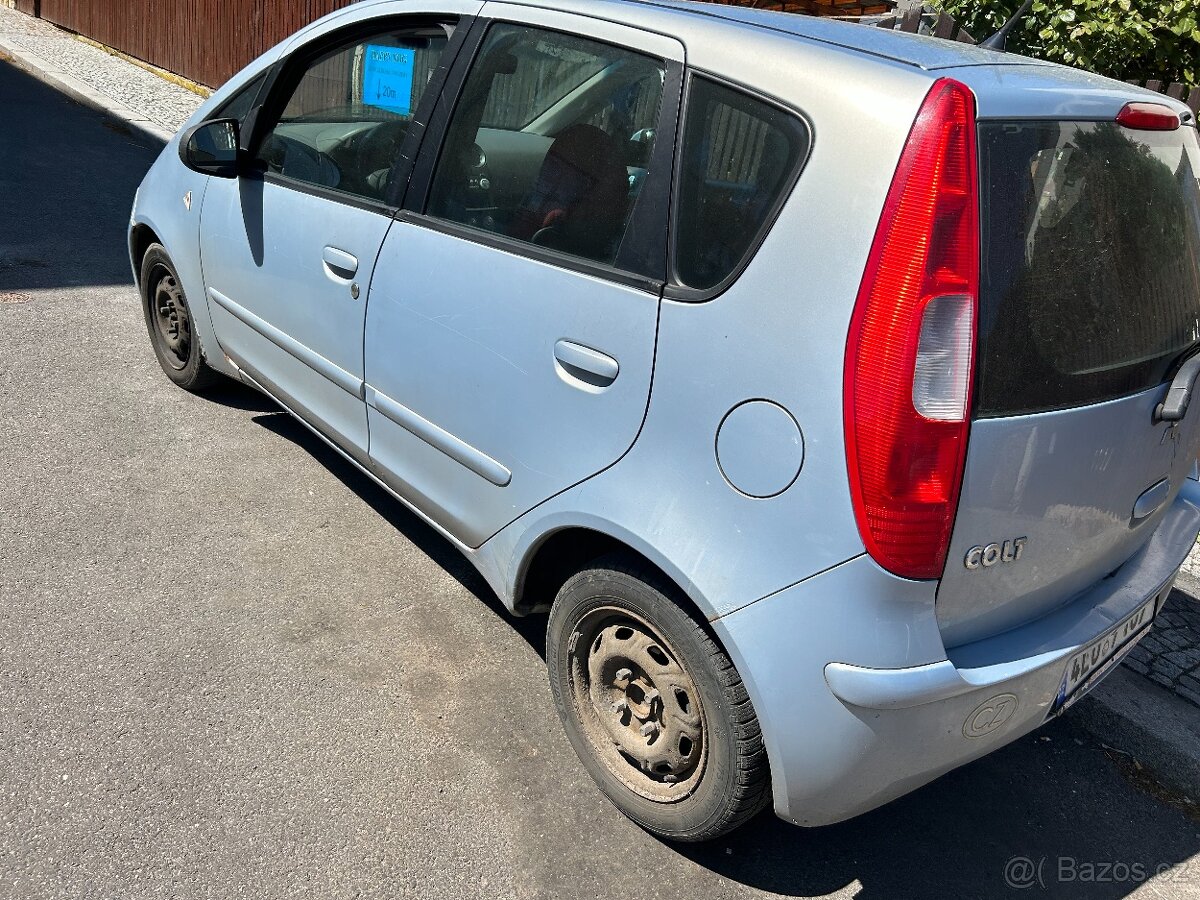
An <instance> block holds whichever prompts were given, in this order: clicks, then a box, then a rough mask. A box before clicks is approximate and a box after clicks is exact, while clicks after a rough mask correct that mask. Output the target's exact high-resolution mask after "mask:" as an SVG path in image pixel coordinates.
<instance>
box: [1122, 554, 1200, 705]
mask: <svg viewBox="0 0 1200 900" xmlns="http://www.w3.org/2000/svg"><path fill="white" fill-rule="evenodd" d="M1194 557H1195V554H1193V559H1189V561H1188V564H1187V565H1185V566H1184V570H1183V572H1181V573H1180V575H1179V581H1178V582H1177V583H1176V585H1175V590H1174V591H1173V592H1172V593H1171V596H1170V598H1169V599H1168V600H1167V604H1166V606H1164V607H1163V611H1162V613H1161V614H1160V615H1159V618H1158V621H1157V622H1155V623H1154V628H1153V630H1152V631H1151V632H1150V634H1149V635H1147V636H1146V638H1145V639H1144V640H1143V641H1142V642H1141V643H1140V644H1139V645H1138V646H1137V647H1135V648H1134V649H1133V651H1132V652H1131V653H1130V654H1129V656H1128V657H1127V659H1126V660H1125V665H1126V666H1128V667H1129V668H1130V669H1132V670H1133V671H1135V672H1137V673H1138V674H1139V675H1144V676H1146V677H1147V678H1149V679H1150V680H1151V681H1153V682H1154V683H1156V684H1159V685H1161V686H1162V687H1165V688H1166V689H1167V690H1169V691H1171V692H1172V693H1174V694H1175V695H1177V696H1179V697H1182V698H1183V699H1184V700H1187V701H1189V702H1190V703H1193V704H1195V705H1196V706H1200V599H1197V598H1200V579H1197V578H1196V576H1195V575H1194V574H1193V573H1194V572H1195V559H1194Z"/></svg>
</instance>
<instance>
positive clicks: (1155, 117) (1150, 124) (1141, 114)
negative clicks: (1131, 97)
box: [1117, 103, 1179, 131]
mask: <svg viewBox="0 0 1200 900" xmlns="http://www.w3.org/2000/svg"><path fill="white" fill-rule="evenodd" d="M1117 124H1118V125H1121V126H1123V127H1125V128H1136V129H1138V130H1139V131H1174V130H1175V129H1176V128H1178V127H1179V113H1177V112H1175V110H1173V109H1171V107H1169V106H1164V105H1163V104H1161V103H1126V104H1125V105H1124V106H1123V107H1121V111H1120V112H1119V113H1117Z"/></svg>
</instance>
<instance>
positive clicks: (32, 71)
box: [0, 37, 174, 144]
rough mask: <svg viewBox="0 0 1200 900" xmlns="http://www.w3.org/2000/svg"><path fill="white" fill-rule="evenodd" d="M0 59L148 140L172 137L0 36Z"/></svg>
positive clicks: (160, 127)
mask: <svg viewBox="0 0 1200 900" xmlns="http://www.w3.org/2000/svg"><path fill="white" fill-rule="evenodd" d="M0 58H3V59H4V60H6V61H7V62H10V63H12V64H13V65H14V66H16V67H17V68H18V69H20V70H21V71H23V72H25V73H26V74H28V75H32V76H33V77H34V78H37V79H38V80H39V81H43V82H45V83H46V84H48V85H50V87H52V88H54V89H55V90H57V91H60V92H61V93H64V94H66V95H67V96H68V97H71V98H73V99H75V100H78V101H79V102H80V103H83V104H85V105H87V106H90V107H92V108H93V109H95V110H97V111H98V112H100V113H103V114H104V115H106V116H108V117H109V118H111V119H113V120H114V121H117V122H120V123H121V124H122V125H125V126H127V127H128V128H130V129H131V130H133V131H136V132H138V133H139V134H141V135H142V136H144V137H147V138H149V139H150V140H152V141H155V142H158V143H162V144H165V143H167V142H168V141H169V140H171V138H172V137H173V136H174V135H173V132H170V131H168V130H167V129H165V128H163V127H162V126H161V125H159V124H158V123H157V122H152V121H151V120H149V119H147V118H146V117H145V116H142V115H140V114H138V113H137V112H135V111H134V110H132V109H130V108H129V107H128V106H126V105H125V104H123V103H121V102H119V101H117V100H114V99H113V98H112V97H109V96H107V95H105V94H102V93H101V92H100V91H97V90H96V89H95V88H93V87H91V86H90V85H87V84H84V83H83V82H82V81H80V80H79V79H78V78H76V77H75V76H73V75H68V74H67V73H66V72H64V71H62V70H61V69H60V68H58V67H57V66H56V65H54V63H52V62H50V61H49V60H47V59H45V58H43V57H41V56H38V55H37V54H36V53H32V52H30V51H29V50H27V49H25V48H24V47H21V46H18V45H17V44H14V43H13V42H12V41H9V40H6V39H5V38H3V37H0Z"/></svg>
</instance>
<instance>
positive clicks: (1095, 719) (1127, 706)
mask: <svg viewBox="0 0 1200 900" xmlns="http://www.w3.org/2000/svg"><path fill="white" fill-rule="evenodd" d="M1067 716H1068V717H1073V718H1074V720H1075V721H1076V722H1077V723H1078V724H1080V725H1082V726H1083V727H1084V728H1086V729H1087V730H1088V731H1090V732H1091V733H1092V734H1093V735H1094V736H1095V737H1096V738H1097V739H1098V740H1099V741H1101V742H1102V743H1104V744H1107V745H1108V746H1110V747H1113V748H1115V749H1117V750H1121V751H1124V752H1125V753H1128V754H1130V755H1131V756H1132V757H1133V758H1134V759H1136V760H1137V761H1138V762H1139V763H1141V764H1142V765H1143V766H1145V767H1146V769H1148V770H1149V771H1150V774H1151V775H1153V776H1154V778H1155V779H1156V780H1157V781H1159V782H1160V783H1161V784H1163V785H1164V786H1166V787H1168V788H1170V789H1171V790H1173V791H1175V792H1177V793H1180V794H1183V795H1184V796H1185V797H1187V798H1189V799H1190V800H1192V801H1193V802H1195V801H1200V709H1197V708H1196V707H1195V706H1193V705H1192V704H1190V703H1188V702H1187V701H1186V700H1182V699H1180V698H1179V697H1176V696H1175V695H1174V694H1172V693H1171V692H1170V691H1168V690H1165V689H1163V688H1161V687H1159V686H1158V685H1156V684H1154V683H1153V682H1151V681H1148V680H1147V679H1145V678H1143V677H1142V676H1141V675H1139V674H1137V673H1136V672H1133V671H1131V670H1129V669H1126V668H1124V667H1121V666H1118V667H1117V668H1116V670H1115V671H1113V673H1112V674H1111V675H1109V676H1108V677H1107V678H1106V679H1105V680H1104V682H1103V683H1102V684H1100V685H1099V686H1098V687H1097V688H1096V689H1095V690H1094V691H1093V692H1092V693H1091V694H1090V695H1088V696H1087V697H1084V698H1083V699H1082V700H1080V701H1079V704H1078V705H1077V706H1076V707H1075V708H1074V709H1073V710H1071V711H1070V712H1068V713H1067Z"/></svg>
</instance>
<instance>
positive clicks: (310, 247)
mask: <svg viewBox="0 0 1200 900" xmlns="http://www.w3.org/2000/svg"><path fill="white" fill-rule="evenodd" d="M368 27H369V26H368ZM452 27H453V24H452V23H451V22H439V21H435V20H432V19H427V18H426V19H416V18H410V19H407V20H405V19H400V20H397V19H395V18H393V19H390V20H388V22H387V24H382V23H381V24H379V25H378V27H377V28H373V29H371V30H370V31H368V32H364V29H363V28H362V27H361V26H356V31H355V32H354V35H353V36H352V37H351V36H346V35H343V36H342V37H341V38H340V39H339V38H338V37H336V36H335V37H333V38H327V39H318V41H317V42H316V43H314V44H312V45H309V46H308V47H302V48H300V49H299V50H298V51H295V52H294V53H293V54H292V56H291V57H290V62H288V63H286V64H285V65H284V67H283V69H282V70H281V72H280V75H279V77H278V78H277V80H276V84H275V87H274V88H273V89H272V92H271V96H270V97H269V98H268V100H267V101H266V104H265V105H264V107H263V111H262V116H263V117H264V118H265V121H264V122H263V123H262V128H261V133H262V137H261V139H259V140H256V141H255V143H256V144H257V149H254V148H252V152H253V153H254V155H255V157H256V158H257V160H258V164H257V168H258V170H259V171H258V172H256V173H254V174H251V175H248V176H243V177H241V178H238V179H235V180H224V179H215V178H214V179H212V182H211V184H210V186H209V188H208V190H207V192H206V194H205V197H204V207H203V211H202V219H201V253H202V259H203V265H204V279H205V287H206V290H207V293H208V301H209V308H210V309H211V311H212V316H213V324H214V326H215V327H216V331H217V335H218V338H219V340H220V343H221V347H222V349H223V350H224V352H225V353H227V354H228V355H229V357H230V358H231V359H233V361H234V362H235V363H237V364H238V365H239V366H240V367H242V369H243V370H244V371H245V372H246V373H247V374H248V375H249V376H250V377H252V378H253V379H254V380H256V381H258V382H259V383H260V384H261V385H262V386H263V387H265V388H266V389H267V390H269V391H270V392H271V393H272V394H274V395H275V396H276V397H277V398H278V399H279V400H281V401H282V402H283V403H285V404H287V405H288V406H289V407H290V408H291V409H292V410H293V411H294V412H295V413H297V414H298V415H300V416H301V417H303V418H304V419H306V420H307V421H308V422H309V423H310V424H312V425H314V426H315V427H317V428H318V429H319V430H320V431H322V432H323V433H325V434H326V435H327V436H328V437H330V438H332V439H333V440H335V441H336V442H337V443H338V444H340V445H341V446H342V447H343V448H344V449H346V450H347V452H349V453H351V454H352V455H354V456H357V457H359V458H360V459H363V460H365V459H366V449H367V416H366V409H365V405H364V403H363V344H362V341H363V324H364V319H365V316H366V294H367V289H368V286H369V285H370V282H371V277H372V273H373V270H374V266H375V258H376V256H377V255H378V253H379V248H380V246H381V245H382V244H383V239H384V236H385V235H386V234H387V231H388V228H389V227H390V226H391V224H392V216H393V214H394V212H395V206H396V204H397V202H398V199H397V193H398V191H399V190H401V189H402V187H403V183H402V182H403V178H404V175H406V174H407V173H406V172H405V173H404V174H403V175H401V174H400V170H401V165H400V161H401V160H402V158H403V157H402V153H401V149H402V147H404V146H405V138H406V137H407V136H408V133H409V131H410V125H411V124H412V123H413V121H414V119H415V118H416V115H417V112H418V108H419V106H420V104H421V101H422V99H423V96H424V95H426V94H430V96H429V98H428V100H427V102H429V103H432V102H433V97H434V96H435V95H436V92H434V93H430V91H429V85H430V84H431V83H434V81H435V79H434V78H433V75H434V73H435V72H436V71H437V68H438V62H439V59H440V57H441V56H442V53H443V51H445V49H446V47H447V44H448V41H449V37H450V35H451V30H452ZM415 137H416V136H415V135H414V136H413V139H414V140H415ZM398 179H399V180H400V182H401V183H400V184H397V180H398Z"/></svg>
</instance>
